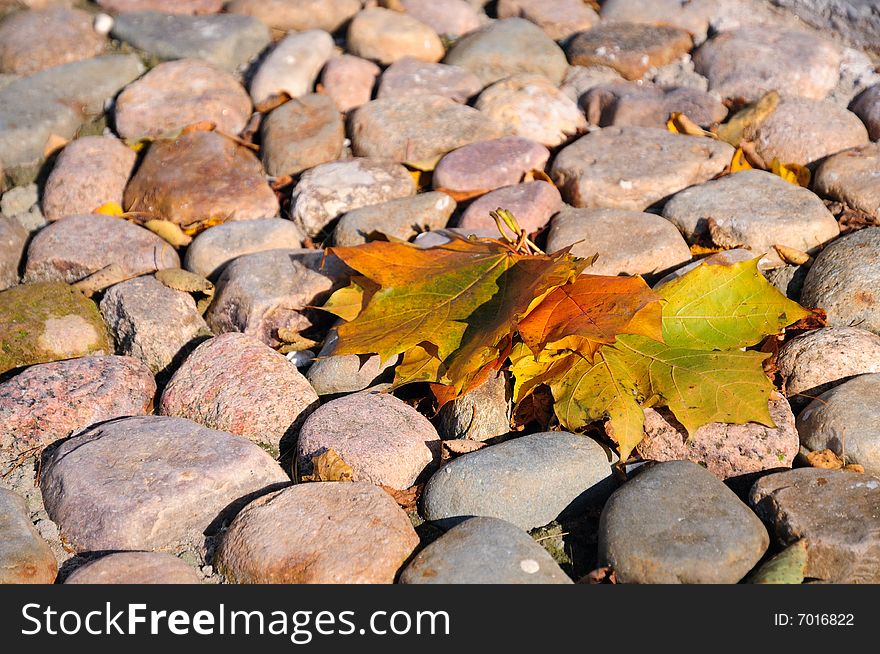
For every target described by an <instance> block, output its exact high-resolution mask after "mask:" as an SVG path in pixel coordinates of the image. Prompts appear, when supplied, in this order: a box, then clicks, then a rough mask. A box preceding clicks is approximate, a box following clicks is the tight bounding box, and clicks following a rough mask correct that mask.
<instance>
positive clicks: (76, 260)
mask: <svg viewBox="0 0 880 654" xmlns="http://www.w3.org/2000/svg"><path fill="white" fill-rule="evenodd" d="M111 265H113V266H117V267H118V268H119V270H120V272H121V273H123V274H126V275H130V276H132V277H135V276H137V275H142V274H144V273H150V272H153V271H155V270H162V269H164V268H178V267H179V266H180V258H179V257H178V256H177V252H175V251H174V248H172V247H171V246H170V245H169V244H168V243H167V242H166V241H164V240H162V239H161V238H159V237H158V236H156V235H155V234H153V233H152V232H151V231H149V230H147V229H144V228H143V227H138V226H137V225H135V224H133V223H130V222H128V221H127V220H122V219H120V218H116V217H114V216H105V215H102V214H89V215H82V216H68V217H67V218H65V219H64V220H59V221H56V222H54V223H52V224H51V225H49V226H48V227H46V228H45V229H43V230H41V231H40V232H39V233H38V234H37V235H36V236H34V238H33V239H31V242H30V245H29V246H28V252H27V260H26V264H25V269H24V278H25V281H26V282H45V281H63V282H67V283H73V282H76V281H79V280H81V279H84V278H85V277H88V276H89V275H91V274H92V273H95V272H97V271H99V270H101V269H102V268H106V267H107V266H111Z"/></svg>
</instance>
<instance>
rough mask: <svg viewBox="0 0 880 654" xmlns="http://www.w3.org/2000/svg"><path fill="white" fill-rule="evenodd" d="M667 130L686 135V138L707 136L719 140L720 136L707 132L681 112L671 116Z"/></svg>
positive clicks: (675, 112) (667, 123) (667, 122)
mask: <svg viewBox="0 0 880 654" xmlns="http://www.w3.org/2000/svg"><path fill="white" fill-rule="evenodd" d="M666 129H668V130H669V131H670V132H672V133H673V134H684V135H686V136H706V137H709V138H713V139H717V138H718V136H716V135H715V134H713V133H712V132H709V131H706V130H705V129H703V128H702V127H700V126H699V125H697V124H696V123H695V122H694V121H692V120H691V119H690V118H688V117H687V116H686V115H685V114H683V113H681V112H680V111H673V112H672V113H671V114H669V120H667V121H666Z"/></svg>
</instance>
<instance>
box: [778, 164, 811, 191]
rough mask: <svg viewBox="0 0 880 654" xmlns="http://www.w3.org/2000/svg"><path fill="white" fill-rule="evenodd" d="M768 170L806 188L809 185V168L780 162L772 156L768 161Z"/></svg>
mask: <svg viewBox="0 0 880 654" xmlns="http://www.w3.org/2000/svg"><path fill="white" fill-rule="evenodd" d="M770 172H771V173H773V174H774V175H779V176H780V177H781V178H782V179H784V180H785V181H786V182H791V183H792V184H797V185H798V186H803V187H804V188H807V187H809V186H810V169H809V168H807V167H806V166H801V165H800V164H796V163H786V164H784V163H781V162H780V161H779V159H776V158H774V159H773V161H771V162H770Z"/></svg>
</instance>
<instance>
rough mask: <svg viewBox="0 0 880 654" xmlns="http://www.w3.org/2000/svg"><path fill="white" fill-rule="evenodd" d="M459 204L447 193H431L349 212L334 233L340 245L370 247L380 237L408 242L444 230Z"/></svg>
mask: <svg viewBox="0 0 880 654" xmlns="http://www.w3.org/2000/svg"><path fill="white" fill-rule="evenodd" d="M455 206H456V205H455V200H453V199H452V198H451V197H449V196H448V195H446V194H445V193H438V192H436V191H429V192H427V193H420V194H418V195H414V196H412V197H409V198H398V199H397V200H389V201H388V202H383V203H381V204H372V205H369V206H366V207H361V208H359V209H354V210H352V211H349V212H348V213H347V214H345V215H344V216H342V218H340V219H339V222H338V223H337V225H336V229H335V230H334V231H333V241H334V243H335V244H336V245H342V246H351V245H360V244H361V243H366V242H367V241H369V240H372V239H371V238H370V235H371V234H375V233H379V234H384V235H385V236H392V237H394V238H399V239H402V240H404V241H408V240H410V239H411V238H413V237H415V236H416V235H418V234H421V233H422V232H428V231H431V230H432V229H442V228H443V227H446V223H448V222H449V217H450V216H451V215H452V212H453V211H455Z"/></svg>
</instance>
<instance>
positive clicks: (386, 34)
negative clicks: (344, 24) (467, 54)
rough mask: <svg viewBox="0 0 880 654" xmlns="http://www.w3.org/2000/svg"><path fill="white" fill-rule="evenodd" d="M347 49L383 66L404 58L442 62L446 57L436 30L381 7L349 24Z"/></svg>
mask: <svg viewBox="0 0 880 654" xmlns="http://www.w3.org/2000/svg"><path fill="white" fill-rule="evenodd" d="M345 45H346V48H347V49H348V51H349V52H351V54H353V55H357V56H358V57H363V58H364V59H371V60H373V61H377V62H379V63H380V64H385V65H388V64H391V63H394V62H395V61H397V60H398V59H402V58H403V57H415V58H416V59H420V60H422V61H431V62H434V61H440V60H441V59H442V58H443V55H444V54H446V49H445V48H444V47H443V42H442V41H441V40H440V37H439V36H438V35H437V32H435V31H434V30H433V29H431V28H430V27H429V26H428V25H426V24H425V23H423V22H421V21H420V20H418V19H416V18H414V17H412V16H410V15H409V14H408V13H402V12H399V11H392V10H390V9H385V8H382V7H371V8H368V9H364V10H363V11H361V12H359V13H358V14H357V15H355V17H354V18H352V20H351V22H350V23H349V24H348V33H347V37H346V43H345Z"/></svg>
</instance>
